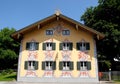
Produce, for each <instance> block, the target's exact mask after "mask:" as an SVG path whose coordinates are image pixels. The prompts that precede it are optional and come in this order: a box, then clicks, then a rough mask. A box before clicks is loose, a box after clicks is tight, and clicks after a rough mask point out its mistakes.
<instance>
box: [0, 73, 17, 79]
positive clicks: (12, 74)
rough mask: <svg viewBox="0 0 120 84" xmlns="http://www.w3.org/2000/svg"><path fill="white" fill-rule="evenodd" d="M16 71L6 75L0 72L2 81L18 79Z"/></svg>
mask: <svg viewBox="0 0 120 84" xmlns="http://www.w3.org/2000/svg"><path fill="white" fill-rule="evenodd" d="M16 76H17V75H16V72H13V73H11V74H6V75H2V74H0V81H12V80H16Z"/></svg>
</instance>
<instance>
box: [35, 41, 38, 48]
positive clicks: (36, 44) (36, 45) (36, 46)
mask: <svg viewBox="0 0 120 84" xmlns="http://www.w3.org/2000/svg"><path fill="white" fill-rule="evenodd" d="M38 49H39V43H38V42H36V43H35V50H38Z"/></svg>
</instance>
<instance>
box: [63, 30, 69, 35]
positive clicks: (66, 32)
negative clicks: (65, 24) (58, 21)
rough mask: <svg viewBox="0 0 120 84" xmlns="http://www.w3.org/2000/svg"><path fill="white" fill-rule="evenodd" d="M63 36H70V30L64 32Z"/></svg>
mask: <svg viewBox="0 0 120 84" xmlns="http://www.w3.org/2000/svg"><path fill="white" fill-rule="evenodd" d="M62 35H70V30H62Z"/></svg>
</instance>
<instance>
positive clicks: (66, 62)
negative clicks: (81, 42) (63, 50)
mask: <svg viewBox="0 0 120 84" xmlns="http://www.w3.org/2000/svg"><path fill="white" fill-rule="evenodd" d="M64 63H65V64H64ZM62 67H63V70H70V62H68V61H63V66H62Z"/></svg>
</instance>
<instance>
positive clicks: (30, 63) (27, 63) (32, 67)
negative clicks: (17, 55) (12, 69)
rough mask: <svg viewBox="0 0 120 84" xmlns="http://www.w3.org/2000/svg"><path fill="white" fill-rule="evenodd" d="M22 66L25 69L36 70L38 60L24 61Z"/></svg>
mask: <svg viewBox="0 0 120 84" xmlns="http://www.w3.org/2000/svg"><path fill="white" fill-rule="evenodd" d="M24 68H25V69H26V70H37V69H38V61H25V66H24Z"/></svg>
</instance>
